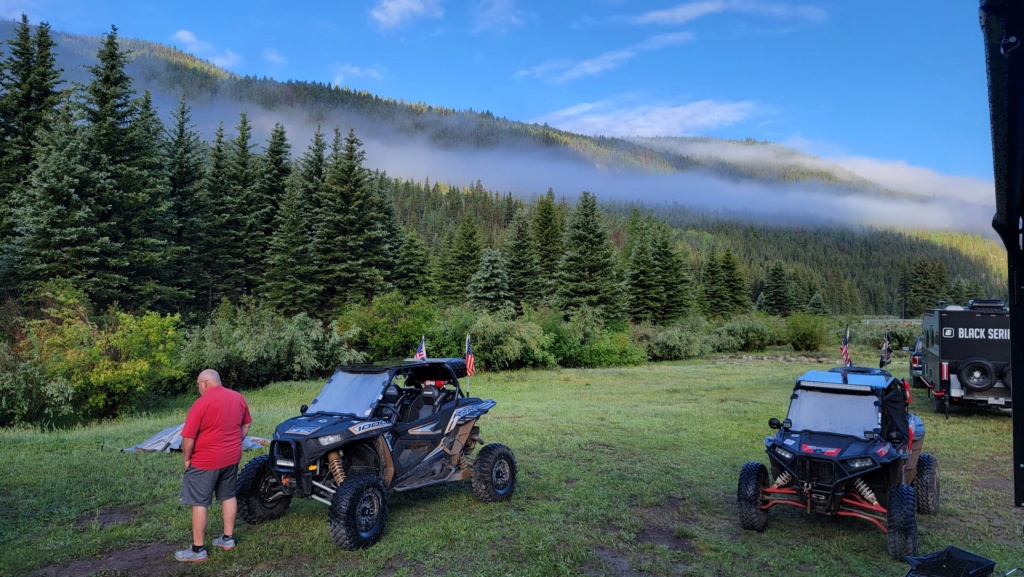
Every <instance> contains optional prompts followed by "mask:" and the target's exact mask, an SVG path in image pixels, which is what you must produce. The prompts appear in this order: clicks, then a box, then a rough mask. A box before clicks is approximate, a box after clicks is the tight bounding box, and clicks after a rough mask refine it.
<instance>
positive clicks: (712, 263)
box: [701, 252, 732, 317]
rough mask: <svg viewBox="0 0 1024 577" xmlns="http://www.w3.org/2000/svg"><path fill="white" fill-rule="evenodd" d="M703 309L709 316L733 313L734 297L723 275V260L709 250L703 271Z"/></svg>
mask: <svg viewBox="0 0 1024 577" xmlns="http://www.w3.org/2000/svg"><path fill="white" fill-rule="evenodd" d="M701 294H702V295H703V299H702V303H701V309H702V310H703V312H704V314H706V315H707V316H709V317H728V316H730V314H731V313H732V298H731V297H730V295H729V293H728V291H727V289H726V286H725V280H724V277H723V276H722V260H721V259H720V258H718V254H717V253H715V252H709V253H708V255H707V260H706V261H705V263H704V270H703V272H702V273H701Z"/></svg>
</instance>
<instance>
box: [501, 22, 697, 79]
mask: <svg viewBox="0 0 1024 577" xmlns="http://www.w3.org/2000/svg"><path fill="white" fill-rule="evenodd" d="M692 39H693V35H692V34H690V33H689V32H676V33H674V34H659V35H657V36H652V37H650V38H648V39H646V40H644V41H642V42H640V43H638V44H635V45H633V46H630V47H627V48H623V49H621V50H609V51H608V52H604V53H602V54H599V55H597V56H595V57H593V58H588V59H586V60H580V61H578V62H576V61H572V60H569V59H564V58H563V59H557V60H548V61H546V62H544V63H542V64H540V65H538V66H534V67H532V68H526V69H524V70H520V71H518V72H516V73H515V74H514V75H513V78H525V77H531V76H532V77H535V78H541V79H544V80H547V81H550V82H557V83H562V82H568V81H570V80H576V79H577V78H583V77H585V76H596V75H598V74H601V73H602V72H607V71H609V70H614V69H616V68H618V67H619V66H622V65H623V64H625V63H627V62H629V61H630V60H632V59H633V58H635V57H636V56H637V55H638V54H640V53H642V52H648V51H653V50H660V49H662V48H665V47H667V46H672V45H674V44H680V43H682V42H688V41H690V40H692Z"/></svg>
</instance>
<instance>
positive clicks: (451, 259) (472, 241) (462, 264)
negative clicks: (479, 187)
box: [434, 215, 481, 304]
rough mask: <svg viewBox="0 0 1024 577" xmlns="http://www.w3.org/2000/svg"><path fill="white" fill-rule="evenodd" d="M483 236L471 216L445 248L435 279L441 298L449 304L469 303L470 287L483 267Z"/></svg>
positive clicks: (445, 243)
mask: <svg viewBox="0 0 1024 577" xmlns="http://www.w3.org/2000/svg"><path fill="white" fill-rule="evenodd" d="M480 254H481V247H480V232H479V229H478V227H477V225H476V220H475V219H473V217H471V216H469V215H467V216H465V217H464V218H463V219H462V222H460V223H459V228H458V229H456V230H455V232H454V234H452V235H450V236H447V237H446V239H445V242H444V244H443V246H442V248H441V257H440V258H439V259H438V263H437V269H436V271H435V274H434V278H435V279H436V281H437V295H438V297H439V298H440V299H441V300H442V301H443V302H445V303H450V304H454V303H462V302H464V301H465V300H466V285H467V284H468V283H469V281H470V279H471V278H473V275H474V274H475V273H476V271H477V269H478V268H479V266H480Z"/></svg>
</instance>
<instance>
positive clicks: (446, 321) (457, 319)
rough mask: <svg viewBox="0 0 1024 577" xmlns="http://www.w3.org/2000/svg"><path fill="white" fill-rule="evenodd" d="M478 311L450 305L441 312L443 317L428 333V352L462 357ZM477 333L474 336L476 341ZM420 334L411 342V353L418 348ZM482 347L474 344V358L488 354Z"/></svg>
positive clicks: (440, 356)
mask: <svg viewBox="0 0 1024 577" xmlns="http://www.w3.org/2000/svg"><path fill="white" fill-rule="evenodd" d="M477 318H478V317H477V313H476V312H475V311H473V310H472V309H470V308H467V307H464V306H452V307H448V308H446V309H445V310H444V312H443V313H442V314H441V318H440V319H439V320H438V321H437V322H436V323H434V326H433V327H431V328H429V329H428V330H427V332H426V334H427V354H428V355H429V356H431V357H439V358H445V357H461V356H463V355H464V354H465V353H466V333H469V332H472V331H473V325H475V324H476V322H477ZM476 340H477V337H476V335H474V336H473V341H474V343H475V342H476ZM419 342H420V340H419V336H418V335H417V337H416V340H415V341H414V342H412V343H410V347H411V348H410V349H409V350H410V353H409V355H408V356H412V352H413V351H415V350H416V345H417V344H419ZM479 348H480V347H479V346H478V345H476V344H474V346H473V356H474V359H479V358H480V355H481V354H483V355H486V354H487V353H486V351H482V350H478V349H479Z"/></svg>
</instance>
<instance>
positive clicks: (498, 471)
mask: <svg viewBox="0 0 1024 577" xmlns="http://www.w3.org/2000/svg"><path fill="white" fill-rule="evenodd" d="M511 482H512V467H511V466H510V465H509V463H508V460H507V459H499V460H498V462H497V463H495V464H494V468H493V469H491V485H493V486H494V490H495V491H497V492H498V493H499V494H501V493H505V492H506V491H508V488H509V485H510V484H511Z"/></svg>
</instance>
